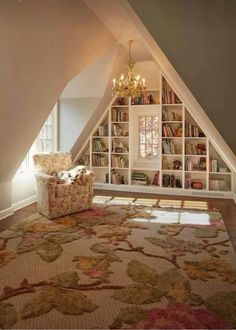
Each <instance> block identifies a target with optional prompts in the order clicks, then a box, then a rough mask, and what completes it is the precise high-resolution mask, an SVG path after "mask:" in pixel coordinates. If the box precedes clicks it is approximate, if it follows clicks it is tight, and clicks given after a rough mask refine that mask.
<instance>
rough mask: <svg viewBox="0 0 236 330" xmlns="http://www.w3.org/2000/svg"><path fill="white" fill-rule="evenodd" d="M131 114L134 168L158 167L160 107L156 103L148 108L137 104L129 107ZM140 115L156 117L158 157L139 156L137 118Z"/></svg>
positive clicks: (159, 155) (159, 159)
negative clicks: (157, 123)
mask: <svg viewBox="0 0 236 330" xmlns="http://www.w3.org/2000/svg"><path fill="white" fill-rule="evenodd" d="M130 111H131V116H132V117H133V118H132V119H131V120H132V122H133V127H132V141H131V143H132V145H133V146H134V147H133V148H132V151H131V152H132V163H133V167H134V168H147V169H155V170H157V169H160V164H161V144H162V141H161V109H160V107H159V106H158V105H156V106H155V107H153V108H152V109H150V106H149V108H147V107H145V106H144V107H142V106H137V107H131V110H130ZM142 116H151V117H152V116H157V117H158V122H159V126H158V135H159V140H158V147H159V148H158V149H159V150H158V157H155V158H141V157H140V154H139V142H140V141H139V119H140V117H142Z"/></svg>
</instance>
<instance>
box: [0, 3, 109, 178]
mask: <svg viewBox="0 0 236 330" xmlns="http://www.w3.org/2000/svg"><path fill="white" fill-rule="evenodd" d="M0 40H1V52H0V63H1V75H0V100H1V107H0V150H1V155H2V157H1V162H0V183H1V182H4V181H7V180H10V179H11V178H12V176H13V175H14V173H15V172H16V170H17V168H18V166H19V164H20V162H21V161H22V160H23V158H24V155H25V154H26V153H27V151H28V149H29V147H30V145H31V144H32V142H33V141H34V139H35V137H36V136H37V134H38V132H39V130H40V128H41V127H42V125H43V123H44V121H45V119H46V118H47V116H48V114H49V113H50V111H51V110H52V108H53V106H54V104H55V103H56V101H57V99H58V97H59V95H60V94H61V92H62V90H63V89H64V87H65V85H66V84H67V82H68V81H69V80H71V79H72V78H73V77H74V76H75V75H76V74H78V73H79V72H80V71H82V70H83V69H84V68H85V67H86V66H87V65H89V64H90V63H91V62H92V61H94V60H95V59H96V58H98V57H99V56H101V55H102V54H103V53H104V51H105V50H107V49H108V48H109V47H111V46H112V45H113V44H114V36H113V35H112V34H111V33H110V32H109V31H108V30H107V29H106V28H105V26H104V25H103V24H102V23H101V22H100V21H99V20H98V19H97V17H96V16H95V15H94V14H93V12H92V11H91V10H90V9H89V8H88V7H87V6H86V4H85V3H84V2H83V1H82V0H60V1H58V0H50V1H48V0H42V1H38V0H22V1H18V0H11V1H0Z"/></svg>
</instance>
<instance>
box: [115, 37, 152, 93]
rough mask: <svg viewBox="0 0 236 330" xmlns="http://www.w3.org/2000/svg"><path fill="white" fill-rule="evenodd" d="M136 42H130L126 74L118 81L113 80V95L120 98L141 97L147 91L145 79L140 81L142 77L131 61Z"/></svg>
mask: <svg viewBox="0 0 236 330" xmlns="http://www.w3.org/2000/svg"><path fill="white" fill-rule="evenodd" d="M133 42H134V41H133V40H129V41H128V44H129V61H128V63H127V64H126V65H125V68H124V73H122V74H121V75H120V77H119V78H118V79H117V80H116V79H115V78H114V79H113V87H112V92H113V95H116V96H119V97H129V96H132V97H135V96H140V95H141V94H142V93H143V92H144V91H145V90H146V87H145V78H143V79H140V75H139V74H138V73H137V72H136V70H135V63H134V62H133V61H132V59H131V45H132V43H133Z"/></svg>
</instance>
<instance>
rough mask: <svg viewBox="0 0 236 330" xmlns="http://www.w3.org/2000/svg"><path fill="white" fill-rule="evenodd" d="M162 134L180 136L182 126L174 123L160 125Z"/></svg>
mask: <svg viewBox="0 0 236 330" xmlns="http://www.w3.org/2000/svg"><path fill="white" fill-rule="evenodd" d="M162 135H163V136H164V137H181V136H182V127H181V126H180V125H179V126H176V124H175V126H174V125H167V124H163V125H162Z"/></svg>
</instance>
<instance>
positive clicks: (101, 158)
mask: <svg viewBox="0 0 236 330" xmlns="http://www.w3.org/2000/svg"><path fill="white" fill-rule="evenodd" d="M92 164H93V166H98V167H108V157H107V156H105V155H92Z"/></svg>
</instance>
